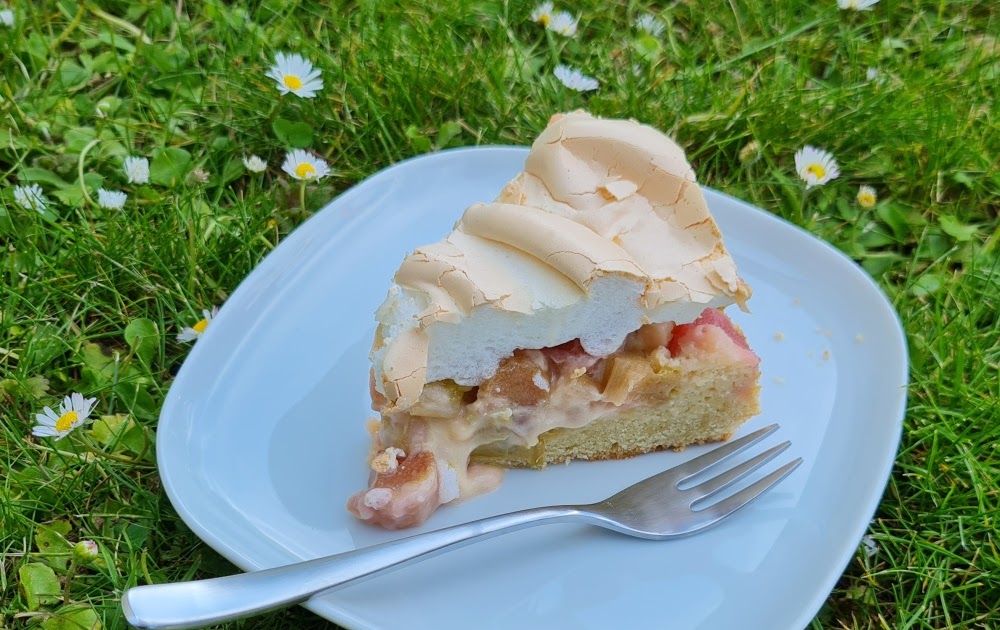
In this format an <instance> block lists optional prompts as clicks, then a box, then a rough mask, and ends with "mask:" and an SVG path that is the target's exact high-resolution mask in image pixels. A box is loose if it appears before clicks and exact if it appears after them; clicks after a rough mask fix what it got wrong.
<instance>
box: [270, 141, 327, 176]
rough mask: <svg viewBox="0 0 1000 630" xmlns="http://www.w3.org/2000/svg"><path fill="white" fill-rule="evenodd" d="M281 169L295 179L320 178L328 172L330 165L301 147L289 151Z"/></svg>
mask: <svg viewBox="0 0 1000 630" xmlns="http://www.w3.org/2000/svg"><path fill="white" fill-rule="evenodd" d="M281 169H282V170H283V171H285V172H286V173H288V174H289V175H291V176H292V177H294V178H295V179H305V180H312V179H322V178H324V177H326V176H327V175H329V174H330V167H329V166H327V164H326V162H325V161H323V160H322V159H321V158H318V157H316V156H315V155H313V154H312V153H309V152H308V151H303V150H302V149H295V150H294V151H289V152H288V154H287V155H285V163H284V164H282V165H281Z"/></svg>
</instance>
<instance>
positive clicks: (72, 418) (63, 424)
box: [56, 411, 80, 431]
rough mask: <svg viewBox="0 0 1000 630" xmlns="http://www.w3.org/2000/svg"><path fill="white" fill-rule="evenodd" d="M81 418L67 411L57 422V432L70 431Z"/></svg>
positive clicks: (73, 412)
mask: <svg viewBox="0 0 1000 630" xmlns="http://www.w3.org/2000/svg"><path fill="white" fill-rule="evenodd" d="M79 417H80V416H78V415H76V412H75V411H67V412H66V413H64V414H63V415H61V416H59V419H58V420H56V431H69V430H70V429H72V428H73V423H74V422H76V421H77V419H78V418H79Z"/></svg>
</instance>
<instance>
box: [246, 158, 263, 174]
mask: <svg viewBox="0 0 1000 630" xmlns="http://www.w3.org/2000/svg"><path fill="white" fill-rule="evenodd" d="M243 166H245V167H247V170H248V171H250V172H251V173H263V172H264V171H265V170H267V162H265V161H264V160H262V159H260V157H259V156H256V155H244V156H243Z"/></svg>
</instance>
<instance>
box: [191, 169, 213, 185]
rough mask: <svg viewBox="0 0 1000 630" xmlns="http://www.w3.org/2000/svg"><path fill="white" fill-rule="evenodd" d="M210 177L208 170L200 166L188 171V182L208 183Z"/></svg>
mask: <svg viewBox="0 0 1000 630" xmlns="http://www.w3.org/2000/svg"><path fill="white" fill-rule="evenodd" d="M208 177H209V176H208V171H206V170H205V169H203V168H202V167H200V166H198V167H196V168H194V169H193V170H192V171H191V172H190V173H188V182H190V183H192V184H207V183H208Z"/></svg>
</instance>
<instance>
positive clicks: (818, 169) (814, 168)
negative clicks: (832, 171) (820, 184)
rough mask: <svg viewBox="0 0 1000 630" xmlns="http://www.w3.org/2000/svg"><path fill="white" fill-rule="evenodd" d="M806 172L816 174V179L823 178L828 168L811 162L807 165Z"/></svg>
mask: <svg viewBox="0 0 1000 630" xmlns="http://www.w3.org/2000/svg"><path fill="white" fill-rule="evenodd" d="M806 172H807V173H812V174H813V175H815V176H816V179H823V176H824V175H826V169H825V168H823V167H822V166H821V165H820V164H810V165H809V166H807V167H806Z"/></svg>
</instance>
